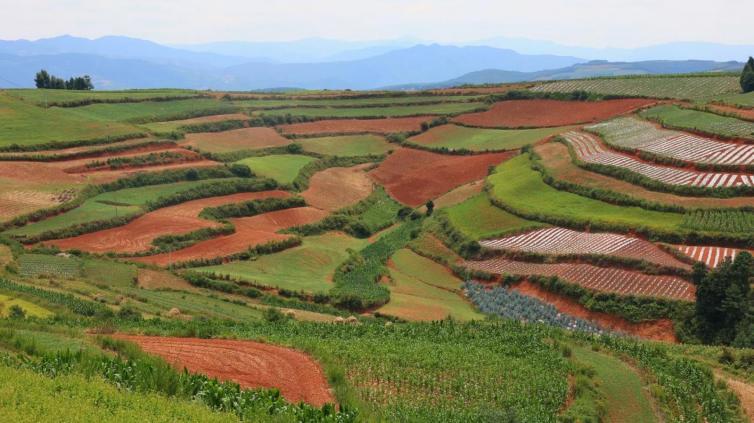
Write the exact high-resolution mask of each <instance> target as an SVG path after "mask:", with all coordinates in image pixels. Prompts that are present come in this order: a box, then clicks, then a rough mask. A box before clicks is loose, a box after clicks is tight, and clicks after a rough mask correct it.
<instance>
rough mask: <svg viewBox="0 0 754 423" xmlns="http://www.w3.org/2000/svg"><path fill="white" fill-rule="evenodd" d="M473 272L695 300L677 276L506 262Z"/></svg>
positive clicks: (477, 264)
mask: <svg viewBox="0 0 754 423" xmlns="http://www.w3.org/2000/svg"><path fill="white" fill-rule="evenodd" d="M464 265H465V266H466V267H468V268H470V269H473V270H481V271H484V272H489V273H495V274H501V275H519V276H530V275H536V276H557V277H559V278H562V279H563V280H565V281H568V282H571V283H575V284H577V285H580V286H582V287H584V288H587V289H593V290H595V291H600V292H612V293H616V294H621V295H635V296H646V297H662V298H670V299H675V300H687V301H693V300H694V293H695V289H694V286H693V285H692V284H691V283H689V282H686V281H685V280H683V279H681V278H678V277H675V276H654V275H646V274H644V273H639V272H632V271H628V270H622V269H615V268H605V267H597V266H593V265H590V264H573V263H554V264H553V263H529V262H522V261H514V260H509V259H506V258H493V259H488V260H483V261H466V262H465V263H464Z"/></svg>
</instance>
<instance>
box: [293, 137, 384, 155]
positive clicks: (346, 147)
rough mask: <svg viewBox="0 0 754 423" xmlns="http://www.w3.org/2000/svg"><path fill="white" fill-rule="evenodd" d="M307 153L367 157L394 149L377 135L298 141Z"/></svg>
mask: <svg viewBox="0 0 754 423" xmlns="http://www.w3.org/2000/svg"><path fill="white" fill-rule="evenodd" d="M296 142H297V143H299V144H301V146H302V147H303V148H304V150H305V151H309V152H312V153H317V154H324V155H328V156H341V157H353V156H367V155H377V154H385V153H387V152H388V151H390V150H393V149H394V147H393V146H392V145H391V144H390V143H388V142H387V141H385V139H384V138H382V137H379V136H377V135H345V136H340V137H321V138H303V139H300V140H296Z"/></svg>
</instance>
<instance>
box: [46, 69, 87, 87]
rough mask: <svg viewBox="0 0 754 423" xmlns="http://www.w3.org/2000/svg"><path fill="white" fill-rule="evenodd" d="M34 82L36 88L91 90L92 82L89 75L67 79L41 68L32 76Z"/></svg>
mask: <svg viewBox="0 0 754 423" xmlns="http://www.w3.org/2000/svg"><path fill="white" fill-rule="evenodd" d="M34 83H35V84H36V86H37V88H49V89H53V90H93V89H94V84H92V79H91V77H89V75H84V76H76V77H73V76H72V77H71V78H69V79H68V80H67V81H66V80H64V79H63V78H58V77H57V76H55V75H51V74H50V73H49V72H47V71H46V70H44V69H42V70H41V71H39V72H37V75H36V76H35V77H34Z"/></svg>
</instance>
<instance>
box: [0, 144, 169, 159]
mask: <svg viewBox="0 0 754 423" xmlns="http://www.w3.org/2000/svg"><path fill="white" fill-rule="evenodd" d="M154 145H165V146H175V143H174V142H173V141H167V140H146V141H142V142H138V143H130V144H119V145H110V146H106V147H104V148H97V149H91V150H83V151H77V152H73V153H65V154H38V153H37V154H19V155H12V156H3V157H2V161H4V162H10V161H21V162H58V161H66V160H76V159H85V158H89V157H99V156H106V155H110V154H113V153H119V152H121V151H128V150H134V149H137V148H145V147H151V146H154Z"/></svg>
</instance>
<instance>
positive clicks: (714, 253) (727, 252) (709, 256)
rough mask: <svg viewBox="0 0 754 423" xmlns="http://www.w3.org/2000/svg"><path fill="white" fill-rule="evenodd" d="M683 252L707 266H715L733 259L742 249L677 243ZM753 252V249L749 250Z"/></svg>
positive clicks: (679, 249)
mask: <svg viewBox="0 0 754 423" xmlns="http://www.w3.org/2000/svg"><path fill="white" fill-rule="evenodd" d="M675 248H677V249H678V251H680V252H681V253H682V254H684V255H686V256H688V257H690V258H692V259H693V260H696V261H699V262H702V263H704V264H705V265H707V267H710V268H715V267H717V266H718V265H720V264H722V262H723V261H724V260H725V259H727V258H730V259H731V260H733V259H735V258H736V255H737V254H738V253H740V252H741V251H744V250H741V249H738V248H728V247H710V246H700V245H676V246H675ZM749 253H751V251H749Z"/></svg>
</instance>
